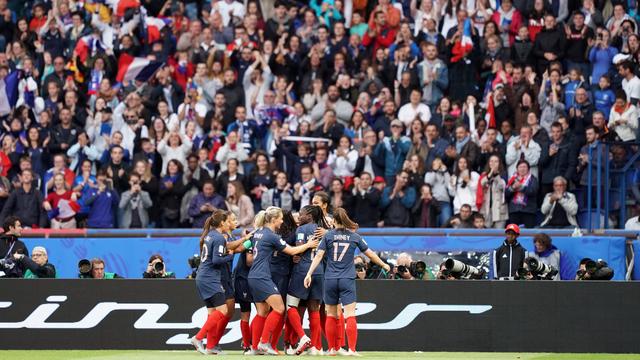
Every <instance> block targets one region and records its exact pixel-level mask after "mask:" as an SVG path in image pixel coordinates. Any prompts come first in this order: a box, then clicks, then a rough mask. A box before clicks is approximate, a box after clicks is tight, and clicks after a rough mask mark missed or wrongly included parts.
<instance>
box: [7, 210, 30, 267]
mask: <svg viewBox="0 0 640 360" xmlns="http://www.w3.org/2000/svg"><path fill="white" fill-rule="evenodd" d="M2 228H3V229H4V234H2V237H0V277H12V278H20V277H22V276H23V267H22V266H19V264H17V263H16V261H15V259H14V255H15V254H19V255H26V256H29V251H28V250H27V247H26V246H25V245H24V243H23V242H22V241H20V240H19V239H18V237H19V236H20V235H21V234H22V224H21V223H20V219H18V218H17V217H16V216H9V217H8V218H7V219H6V220H5V221H4V224H3V225H2Z"/></svg>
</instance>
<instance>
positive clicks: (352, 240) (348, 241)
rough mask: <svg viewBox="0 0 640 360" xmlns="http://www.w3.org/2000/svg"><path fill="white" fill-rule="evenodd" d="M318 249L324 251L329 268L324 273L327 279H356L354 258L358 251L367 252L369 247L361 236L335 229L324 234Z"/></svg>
mask: <svg viewBox="0 0 640 360" xmlns="http://www.w3.org/2000/svg"><path fill="white" fill-rule="evenodd" d="M318 249H319V250H324V252H325V258H326V259H327V268H326V269H325V271H324V278H325V279H355V278H356V269H355V265H354V264H353V258H354V257H355V253H356V249H359V250H360V251H361V252H365V251H367V249H369V246H368V245H367V243H366V241H364V240H363V239H362V237H361V236H360V235H358V234H356V233H355V232H353V231H350V230H346V229H333V230H329V231H327V232H326V233H325V234H324V236H323V237H322V240H321V241H320V244H319V245H318Z"/></svg>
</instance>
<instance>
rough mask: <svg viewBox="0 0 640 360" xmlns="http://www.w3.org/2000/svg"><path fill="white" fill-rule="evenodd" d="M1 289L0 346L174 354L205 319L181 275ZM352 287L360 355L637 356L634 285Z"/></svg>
mask: <svg viewBox="0 0 640 360" xmlns="http://www.w3.org/2000/svg"><path fill="white" fill-rule="evenodd" d="M36 284H37V286H35V285H36ZM3 287H4V288H5V289H10V291H3V292H2V293H0V338H1V339H2V341H1V342H0V349H26V348H28V349H33V350H36V349H170V350H186V349H191V345H190V344H189V342H188V339H189V337H190V336H193V335H194V334H195V333H196V332H197V330H198V329H199V328H200V327H201V326H202V324H203V323H204V321H205V319H206V316H207V315H206V314H207V312H206V309H205V307H204V306H203V304H202V302H201V300H200V299H199V298H198V296H197V294H196V289H195V283H194V281H193V280H81V279H74V280H52V279H49V280H48V279H40V280H21V279H7V280H3ZM357 287H358V289H357V291H358V306H357V315H358V330H359V336H358V347H359V350H362V351H380V350H385V351H500V352H509V351H517V352H589V353H594V352H597V353H639V352H640V342H639V341H637V335H638V324H640V311H638V309H637V299H639V298H640V283H637V282H617V281H609V282H605V281H592V282H577V281H563V282H559V281H530V282H525V281H465V280H459V281H401V280H398V281H392V280H365V281H358V283H357ZM389 294H393V296H389ZM304 327H305V328H306V329H308V321H307V320H306V319H305V321H304ZM34 339H37V341H34ZM240 339H241V333H240V324H239V311H236V315H235V316H234V318H233V319H232V320H231V322H230V323H229V325H228V326H227V331H226V332H225V335H224V336H223V338H222V340H221V344H222V347H223V349H227V350H236V349H240Z"/></svg>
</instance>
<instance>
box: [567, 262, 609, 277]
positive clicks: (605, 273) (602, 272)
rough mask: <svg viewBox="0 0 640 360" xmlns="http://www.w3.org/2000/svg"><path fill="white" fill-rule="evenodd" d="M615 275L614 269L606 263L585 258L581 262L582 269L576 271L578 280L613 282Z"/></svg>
mask: <svg viewBox="0 0 640 360" xmlns="http://www.w3.org/2000/svg"><path fill="white" fill-rule="evenodd" d="M613 274H614V273H613V269H612V268H610V267H609V266H608V264H607V263H606V262H604V261H602V260H598V261H594V260H592V259H589V258H584V259H582V260H580V267H579V268H578V271H576V280H611V279H612V278H613Z"/></svg>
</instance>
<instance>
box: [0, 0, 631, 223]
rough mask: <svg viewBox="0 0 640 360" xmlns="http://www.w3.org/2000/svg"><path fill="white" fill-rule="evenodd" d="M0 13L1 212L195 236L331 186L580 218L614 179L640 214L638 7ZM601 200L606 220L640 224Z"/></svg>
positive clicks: (482, 4) (562, 4)
mask: <svg viewBox="0 0 640 360" xmlns="http://www.w3.org/2000/svg"><path fill="white" fill-rule="evenodd" d="M632 4H633V6H636V7H637V4H636V3H635V2H634V3H632ZM0 13H1V14H3V15H4V16H3V17H0V21H2V22H3V24H2V26H0V29H1V30H0V48H3V49H4V51H2V52H0V78H2V80H0V84H1V85H3V88H4V91H5V92H6V99H5V100H2V101H0V114H1V115H2V128H0V130H1V131H2V148H1V150H0V162H1V167H0V169H1V172H0V175H1V177H0V207H1V209H2V211H1V213H0V222H1V221H2V220H3V219H5V218H6V217H7V216H9V215H16V216H18V217H19V218H20V219H21V221H22V223H23V225H24V226H27V227H32V228H52V229H73V228H82V227H84V228H97V229H99V228H149V227H154V228H178V227H195V228H200V227H202V224H203V222H204V219H206V217H207V216H208V215H210V214H211V213H212V212H213V210H214V209H216V208H223V209H228V210H230V211H232V212H234V213H235V214H236V216H237V217H238V222H239V224H240V225H241V226H247V225H250V224H251V223H252V219H253V216H254V214H255V213H256V212H257V211H259V210H260V209H265V208H266V207H268V206H272V205H273V206H279V207H282V208H283V209H285V210H298V209H300V208H301V207H303V206H305V205H308V204H309V203H310V202H311V199H312V197H313V195H314V194H317V193H319V192H321V191H322V192H326V193H327V194H328V198H329V201H330V204H331V206H332V207H344V208H345V209H347V210H348V212H349V214H350V216H351V217H352V218H353V219H354V220H355V221H357V222H358V223H359V224H360V226H361V227H453V228H485V227H487V228H504V227H505V225H506V224H508V223H517V224H521V225H524V226H525V227H526V228H532V227H551V228H575V227H578V226H580V225H581V224H579V219H578V217H579V211H578V210H579V209H582V210H584V209H587V210H588V207H590V208H594V209H595V208H596V207H597V208H598V209H600V208H601V207H602V208H603V209H604V207H605V206H604V200H603V199H602V197H603V195H602V193H604V192H606V191H609V188H618V187H619V182H620V181H621V180H622V179H620V178H621V177H624V178H625V180H626V181H627V185H628V187H622V190H619V191H622V194H621V197H620V196H619V197H620V198H621V199H622V200H620V201H618V203H617V206H618V207H628V208H629V209H630V210H638V208H637V206H636V207H635V208H634V207H633V205H634V204H636V203H637V202H638V201H639V200H640V190H639V188H638V183H639V182H640V170H638V161H637V152H638V135H639V134H640V132H639V130H638V128H639V127H638V116H639V115H640V112H639V110H638V108H637V106H638V101H639V100H640V79H639V78H638V76H637V75H636V74H637V73H638V72H639V71H640V69H639V68H638V63H639V62H640V38H639V36H638V35H637V33H638V26H637V23H636V21H637V20H638V19H639V17H638V12H637V8H635V7H634V8H629V5H628V4H627V3H626V2H618V1H596V2H594V1H593V0H583V1H581V2H579V1H553V2H547V1H544V0H535V1H514V2H512V0H502V1H501V2H500V1H497V2H494V1H486V0H478V1H473V0H471V1H466V2H462V1H460V0H449V1H430V0H422V1H417V0H411V1H396V2H391V1H390V0H378V1H366V0H364V1H363V0H353V1H351V0H349V1H342V0H331V1H318V0H312V1H310V2H309V3H301V2H294V1H276V2H273V1H248V2H247V3H243V2H238V1H229V0H222V1H213V2H210V1H165V2H163V1H154V0H141V1H138V0H110V1H109V0H108V1H98V0H93V1H84V2H80V1H70V0H69V1H65V0H63V1H20V2H18V1H7V0H0ZM0 50H2V49H0ZM3 95H4V94H3ZM604 144H606V146H604ZM605 160H606V161H605ZM605 163H606V164H608V166H604V164H605ZM623 168H624V169H626V170H625V172H622V173H621V175H615V174H613V173H612V174H611V177H609V176H608V175H609V172H610V170H611V169H623ZM605 173H607V176H606V178H607V179H608V181H609V182H608V183H605V181H604V178H605V175H604V174H605ZM596 178H597V179H598V181H597V185H596ZM601 178H602V179H601ZM601 180H602V181H601ZM597 188H598V189H597ZM609 210H610V209H608V208H607V209H606V211H607V213H606V216H607V217H608V218H609V217H611V223H610V225H609V226H610V227H617V228H624V227H625V223H627V227H628V228H630V229H637V228H638V227H640V225H639V224H640V222H639V221H638V217H637V215H638V214H637V213H635V214H634V213H633V212H629V215H630V216H627V217H626V218H619V217H616V216H617V215H616V214H614V213H609V212H608V211H609Z"/></svg>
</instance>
